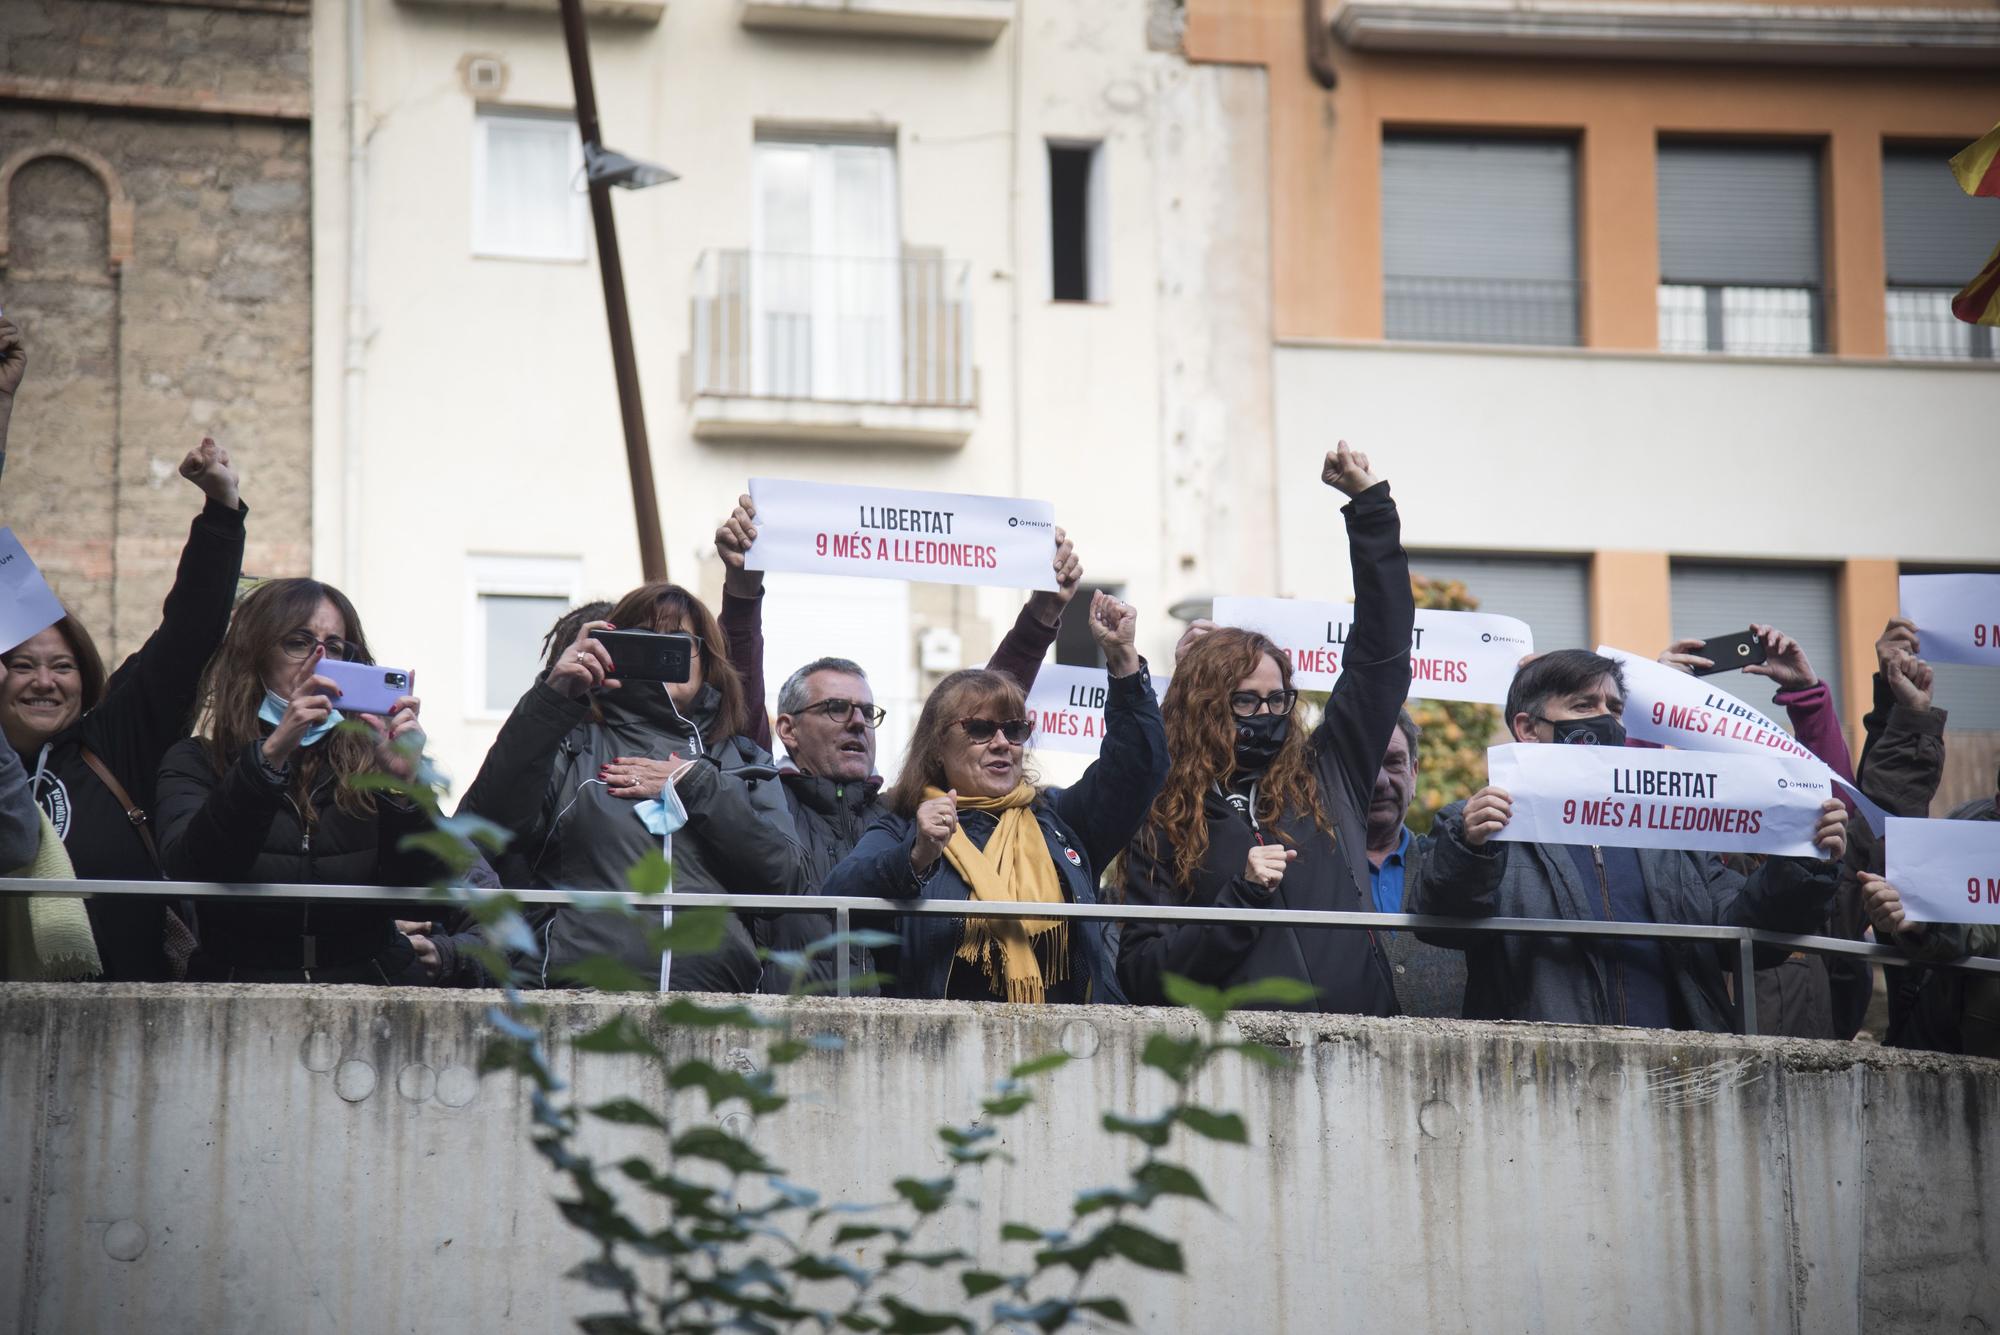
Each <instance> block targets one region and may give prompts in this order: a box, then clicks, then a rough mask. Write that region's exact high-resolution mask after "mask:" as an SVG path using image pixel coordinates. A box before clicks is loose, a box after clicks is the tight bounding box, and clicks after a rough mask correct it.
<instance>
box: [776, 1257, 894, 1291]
mask: <svg viewBox="0 0 2000 1335" xmlns="http://www.w3.org/2000/svg"><path fill="white" fill-rule="evenodd" d="M785 1269H787V1270H789V1271H791V1272H792V1273H793V1274H795V1275H797V1276H798V1277H799V1278H800V1279H805V1280H820V1279H847V1280H852V1281H854V1282H855V1283H856V1284H867V1283H869V1282H870V1281H871V1280H873V1278H874V1276H873V1275H872V1274H871V1273H870V1272H868V1271H867V1270H864V1269H862V1268H861V1267H860V1266H858V1265H856V1264H854V1262H852V1261H850V1260H848V1259H847V1258H846V1257H844V1256H815V1255H813V1254H811V1253H810V1252H809V1253H807V1254H805V1255H803V1256H799V1257H795V1258H793V1259H792V1260H791V1261H789V1262H787V1263H786V1265H785Z"/></svg>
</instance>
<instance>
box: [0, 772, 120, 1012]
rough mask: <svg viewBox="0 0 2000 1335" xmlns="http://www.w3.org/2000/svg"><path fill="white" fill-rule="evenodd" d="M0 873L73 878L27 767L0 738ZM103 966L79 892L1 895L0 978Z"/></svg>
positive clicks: (80, 972) (57, 975) (66, 977)
mask: <svg viewBox="0 0 2000 1335" xmlns="http://www.w3.org/2000/svg"><path fill="white" fill-rule="evenodd" d="M0 876H5V877H7V878H8V879H10V880H13V879H18V880H31V881H67V880H73V879H74V878H75V872H74V870H73V869H72V868H71V866H70V862H69V857H68V855H67V854H66V853H65V852H64V850H63V844H62V840H61V839H60V838H58V837H57V836H56V831H55V826H53V825H51V824H49V819H48V817H47V816H44V815H43V814H42V812H41V808H39V807H37V806H36V805H35V798H34V793H33V792H32V791H31V789H30V788H29V786H28V775H27V772H26V771H25V770H23V769H22V768H21V758H20V757H19V756H17V755H15V754H14V748H13V747H11V746H0ZM103 972H104V962H103V960H102V958H101V957H100V956H99V955H98V952H97V942H96V941H95V940H94V939H93V938H92V935H91V931H90V916H89V914H88V913H86V912H85V911H84V907H83V900H81V899H72V898H59V897H57V896H53V895H5V896H0V982H8V983H24V982H57V981H71V980H75V979H82V978H92V977H96V976H97V975H99V974H101V973H103Z"/></svg>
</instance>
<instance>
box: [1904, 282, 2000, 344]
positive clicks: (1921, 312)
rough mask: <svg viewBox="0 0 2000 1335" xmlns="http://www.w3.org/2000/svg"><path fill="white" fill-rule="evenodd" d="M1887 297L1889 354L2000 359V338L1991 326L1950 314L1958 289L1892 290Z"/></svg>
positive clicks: (1907, 288) (1910, 288)
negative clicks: (1966, 320)
mask: <svg viewBox="0 0 2000 1335" xmlns="http://www.w3.org/2000/svg"><path fill="white" fill-rule="evenodd" d="M1884 295H1885V298H1886V299H1885V302H1884V315H1885V316H1886V317H1887V321H1888V335H1889V355H1890V356H1891V357H1921V358H1929V359H1942V360H1949V361H1992V360H1994V359H1996V358H2000V339H1996V338H1995V337H1994V330H1993V328H1992V326H1990V325H1978V324H1967V323H1966V322H1965V321H1963V320H1961V319H1959V318H1958V317H1957V316H1956V315H1953V314H1952V313H1951V299H1952V297H1954V296H1955V295H1957V289H1955V288H1949V287H1892V288H1890V289H1889V290H1888V292H1887V293H1886V294H1884Z"/></svg>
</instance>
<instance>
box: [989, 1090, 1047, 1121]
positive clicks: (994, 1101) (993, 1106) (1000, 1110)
mask: <svg viewBox="0 0 2000 1335" xmlns="http://www.w3.org/2000/svg"><path fill="white" fill-rule="evenodd" d="M1034 1101H1035V1096H1034V1095H1033V1094H1030V1093H1029V1092H1028V1091H1027V1090H1025V1089H1023V1090H1018V1091H1016V1092H1014V1093H1012V1094H1001V1095H999V1096H997V1097H995V1098H990V1099H987V1100H985V1101H984V1102H982V1103H981V1104H980V1105H979V1106H980V1107H981V1108H983V1109H984V1110H985V1112H986V1115H987V1116H988V1117H1012V1116H1013V1115H1014V1114H1015V1113H1017V1112H1019V1111H1021V1109H1023V1108H1025V1107H1027V1106H1028V1105H1029V1104H1031V1103H1033V1102H1034Z"/></svg>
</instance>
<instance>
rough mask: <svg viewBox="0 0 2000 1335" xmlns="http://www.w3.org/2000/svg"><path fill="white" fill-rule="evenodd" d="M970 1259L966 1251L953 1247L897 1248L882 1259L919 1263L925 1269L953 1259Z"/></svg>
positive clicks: (890, 1262) (949, 1262)
mask: <svg viewBox="0 0 2000 1335" xmlns="http://www.w3.org/2000/svg"><path fill="white" fill-rule="evenodd" d="M971 1259H972V1258H971V1257H970V1256H968V1255H966V1253H964V1252H962V1251H960V1250H959V1249H958V1248H956V1247H953V1248H951V1249H950V1250H948V1251H937V1252H906V1251H902V1250H900V1249H899V1250H896V1251H892V1252H890V1253H889V1254H888V1255H887V1256H886V1257H884V1258H883V1261H884V1263H885V1264H888V1265H920V1266H922V1267H923V1268H924V1269H926V1270H935V1269H937V1268H938V1267H939V1266H941V1265H950V1264H951V1263H952V1262H953V1261H970V1260H971Z"/></svg>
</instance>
